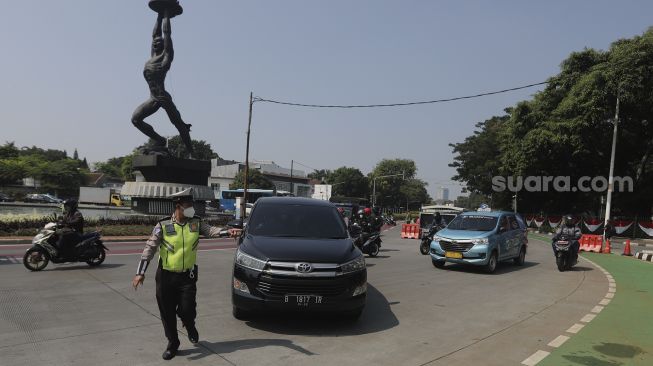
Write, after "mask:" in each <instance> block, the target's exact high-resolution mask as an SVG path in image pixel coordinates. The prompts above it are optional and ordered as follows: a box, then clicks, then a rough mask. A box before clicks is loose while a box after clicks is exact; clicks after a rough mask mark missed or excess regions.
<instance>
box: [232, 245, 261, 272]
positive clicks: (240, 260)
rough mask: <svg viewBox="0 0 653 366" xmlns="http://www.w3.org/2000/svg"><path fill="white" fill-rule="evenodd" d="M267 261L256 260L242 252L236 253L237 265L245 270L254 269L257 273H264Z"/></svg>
mask: <svg viewBox="0 0 653 366" xmlns="http://www.w3.org/2000/svg"><path fill="white" fill-rule="evenodd" d="M266 263H267V262H266V261H262V260H260V259H257V258H254V257H252V256H251V255H248V254H245V253H243V252H241V251H240V249H239V250H238V251H237V252H236V264H237V265H239V266H242V267H245V268H249V269H253V270H255V271H262V270H263V268H265V264H266Z"/></svg>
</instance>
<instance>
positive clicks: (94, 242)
mask: <svg viewBox="0 0 653 366" xmlns="http://www.w3.org/2000/svg"><path fill="white" fill-rule="evenodd" d="M58 228H59V226H58V225H57V224H56V223H54V222H51V223H48V224H46V225H45V226H44V227H43V229H41V231H40V232H39V233H38V234H37V235H36V236H35V237H34V239H32V247H31V248H29V249H27V251H26V252H25V255H24V256H23V265H24V266H25V268H27V269H29V270H30V271H40V270H42V269H44V268H45V267H46V266H47V265H48V263H50V261H52V263H65V262H86V263H87V264H88V265H89V266H91V267H96V266H99V265H100V264H102V263H103V262H104V260H105V259H106V255H107V254H106V252H107V251H108V250H109V249H108V248H107V247H105V246H104V244H102V240H101V235H100V233H99V232H92V233H88V234H84V235H82V237H81V239H82V240H81V241H80V242H79V243H77V244H76V245H75V248H74V250H71V251H73V252H74V253H73V255H72V256H64V255H62V253H61V251H60V250H59V248H57V241H58V240H59V233H58V232H57V229H58Z"/></svg>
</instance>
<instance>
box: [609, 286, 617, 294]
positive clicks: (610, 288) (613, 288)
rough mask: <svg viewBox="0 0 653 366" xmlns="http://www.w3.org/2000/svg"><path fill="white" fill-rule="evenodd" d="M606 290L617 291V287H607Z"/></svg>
mask: <svg viewBox="0 0 653 366" xmlns="http://www.w3.org/2000/svg"><path fill="white" fill-rule="evenodd" d="M608 292H613V293H614V292H617V288H616V287H608Z"/></svg>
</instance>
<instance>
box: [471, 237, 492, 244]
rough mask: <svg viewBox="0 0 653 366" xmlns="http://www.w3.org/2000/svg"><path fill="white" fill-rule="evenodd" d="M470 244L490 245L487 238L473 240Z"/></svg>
mask: <svg viewBox="0 0 653 366" xmlns="http://www.w3.org/2000/svg"><path fill="white" fill-rule="evenodd" d="M472 243H474V245H487V244H490V241H489V240H488V238H482V239H475V240H473V241H472Z"/></svg>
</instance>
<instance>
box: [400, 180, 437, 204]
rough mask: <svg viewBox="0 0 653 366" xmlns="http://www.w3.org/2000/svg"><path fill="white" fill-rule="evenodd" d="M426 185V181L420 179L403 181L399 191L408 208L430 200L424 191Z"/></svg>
mask: <svg viewBox="0 0 653 366" xmlns="http://www.w3.org/2000/svg"><path fill="white" fill-rule="evenodd" d="M427 185H428V184H427V183H426V182H424V181H423V180H420V179H409V180H407V181H406V182H403V184H402V185H401V187H400V188H399V191H400V192H401V194H402V195H403V197H404V199H405V203H406V204H407V205H408V207H409V208H410V207H415V205H420V204H422V203H425V202H430V201H431V197H430V196H429V194H428V192H427V191H426V186H427Z"/></svg>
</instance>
